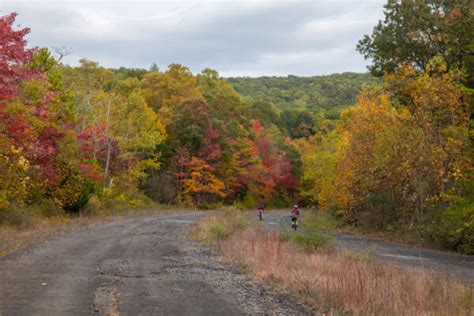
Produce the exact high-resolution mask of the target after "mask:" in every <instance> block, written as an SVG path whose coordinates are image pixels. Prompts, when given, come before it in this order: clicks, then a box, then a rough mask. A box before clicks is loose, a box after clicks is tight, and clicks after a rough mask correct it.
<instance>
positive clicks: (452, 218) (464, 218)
mask: <svg viewBox="0 0 474 316" xmlns="http://www.w3.org/2000/svg"><path fill="white" fill-rule="evenodd" d="M422 234H423V235H424V237H425V238H427V239H428V241H430V242H434V243H435V244H437V245H439V246H441V247H443V248H447V249H451V250H455V251H458V252H461V253H465V254H474V201H470V202H464V203H461V204H459V205H457V206H455V207H452V208H450V209H447V210H444V211H442V212H440V213H438V214H437V215H436V216H435V219H434V220H432V221H431V222H430V223H429V224H427V225H425V227H424V228H423V229H422Z"/></svg>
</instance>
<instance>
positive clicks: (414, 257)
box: [264, 211, 474, 284]
mask: <svg viewBox="0 0 474 316" xmlns="http://www.w3.org/2000/svg"><path fill="white" fill-rule="evenodd" d="M264 220H265V224H266V225H267V227H268V228H270V229H275V230H279V231H282V230H288V229H290V225H291V224H290V219H289V211H288V212H286V213H285V212H268V213H266V214H265V217H264ZM301 221H304V216H303V217H302V218H301ZM333 235H334V237H335V238H334V242H335V245H336V247H338V248H340V249H343V250H347V251H352V252H357V253H364V254H369V255H371V256H374V257H376V258H378V259H381V260H385V261H388V262H391V263H395V264H397V265H400V266H410V267H416V268H421V269H428V270H431V271H434V272H438V273H442V274H444V275H448V276H453V277H456V278H458V279H459V280H461V281H463V282H466V283H471V284H474V256H467V255H459V254H455V253H450V252H444V251H436V250H430V249H425V248H421V247H410V246H406V245H401V244H397V243H392V242H387V241H383V240H377V239H372V238H368V237H365V236H364V237H362V236H356V235H353V234H349V233H334V234H333Z"/></svg>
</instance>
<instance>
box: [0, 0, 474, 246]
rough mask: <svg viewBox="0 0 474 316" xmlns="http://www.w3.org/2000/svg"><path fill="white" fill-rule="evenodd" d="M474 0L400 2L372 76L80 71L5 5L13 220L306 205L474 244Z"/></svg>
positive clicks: (350, 220) (0, 96) (1, 96)
mask: <svg viewBox="0 0 474 316" xmlns="http://www.w3.org/2000/svg"><path fill="white" fill-rule="evenodd" d="M470 6H471V4H470V2H469V1H425V2H420V1H413V2H412V1H406V2H402V3H399V2H396V1H389V2H388V4H387V5H386V6H385V20H384V21H381V22H380V23H379V24H378V25H376V26H375V27H374V29H373V33H372V34H370V35H366V36H365V37H363V38H362V39H361V40H360V41H359V44H358V45H357V47H354V49H357V50H358V51H359V52H360V53H361V54H362V55H364V56H365V57H366V58H367V59H369V60H370V61H371V66H370V69H369V70H370V73H365V74H357V73H342V74H334V75H328V76H315V77H296V76H288V77H260V78H246V77H239V78H223V77H221V76H220V75H219V73H218V72H217V71H215V70H213V69H209V68H206V69H204V70H202V71H201V72H200V73H197V74H193V73H191V71H190V70H189V69H188V68H187V67H186V66H185V65H180V64H171V65H169V66H168V67H167V68H165V69H160V68H159V67H157V66H156V65H155V64H153V65H152V66H150V68H149V69H136V68H125V67H122V68H118V69H108V68H104V67H102V66H101V65H100V63H99V62H97V61H92V60H89V59H86V58H84V59H81V60H80V62H79V64H78V66H70V65H67V64H64V63H62V62H61V58H60V57H61V54H58V52H54V51H51V50H49V49H47V48H31V47H30V46H29V45H28V43H27V42H26V40H25V36H26V35H27V34H28V33H29V32H34V31H35V30H34V29H32V30H29V29H28V28H23V27H25V26H27V25H25V26H22V27H16V26H15V19H16V14H15V13H11V14H8V15H4V16H2V17H0V34H1V36H0V170H1V173H0V225H23V223H24V221H25V220H26V219H25V218H28V217H29V216H33V215H32V214H35V216H44V217H48V216H55V215H57V214H60V213H67V214H72V215H74V214H81V213H87V212H94V211H97V210H100V209H104V208H108V207H109V208H110V207H115V206H117V205H121V206H122V207H129V206H130V207H140V206H142V205H146V204H149V203H160V204H172V205H179V206H182V207H187V208H192V209H215V208H219V207H220V206H223V205H237V206H238V207H241V208H251V209H252V208H255V206H256V205H258V204H262V203H263V204H265V205H266V206H267V207H268V208H283V207H288V206H290V205H292V204H295V203H298V204H299V205H301V206H303V207H314V208H317V209H320V210H324V211H325V212H327V213H329V214H331V215H332V216H334V217H336V218H338V219H339V220H340V221H341V222H343V223H345V224H346V225H355V226H362V227H367V228H370V229H374V230H386V231H391V230H403V229H405V230H412V231H414V232H416V234H418V235H419V236H421V237H422V238H424V239H425V240H429V241H430V242H431V243H433V244H436V245H438V246H440V247H442V248H446V249H451V250H455V251H459V252H463V253H470V254H472V253H474V164H473V162H474V161H473V160H474V151H473V150H474V143H473V142H474V132H473V131H474V129H473V122H474V121H473V119H474V115H473V105H474V102H473V89H474V77H473V76H474V54H473V49H474V35H473V31H472V30H474V19H473V16H472V8H471V7H470ZM419 15H423V16H424V19H419ZM420 21H423V22H420Z"/></svg>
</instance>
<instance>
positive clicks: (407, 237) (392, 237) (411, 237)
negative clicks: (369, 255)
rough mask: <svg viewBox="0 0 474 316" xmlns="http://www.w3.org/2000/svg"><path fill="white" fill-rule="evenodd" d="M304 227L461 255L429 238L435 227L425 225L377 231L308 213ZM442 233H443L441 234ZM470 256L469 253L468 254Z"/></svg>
mask: <svg viewBox="0 0 474 316" xmlns="http://www.w3.org/2000/svg"><path fill="white" fill-rule="evenodd" d="M303 226H305V227H311V228H317V229H320V230H324V231H327V232H334V233H335V232H340V233H351V234H354V235H358V236H364V237H369V238H374V239H379V240H383V241H389V242H393V243H399V244H403V245H407V246H418V247H424V248H428V249H433V250H441V251H451V252H453V253H461V254H463V252H459V251H455V250H453V249H450V248H447V246H446V245H445V244H442V243H440V242H436V241H435V240H433V239H432V238H430V237H429V236H428V233H427V230H428V229H431V230H433V227H435V225H432V226H431V227H428V226H423V225H420V224H418V225H400V226H398V227H396V228H395V227H392V226H389V227H387V228H386V229H384V230H381V229H379V230H377V229H373V228H368V227H365V226H361V225H360V226H355V225H348V224H345V223H344V222H343V221H342V220H340V219H338V218H335V217H334V216H332V215H331V214H329V213H328V212H323V211H314V210H313V211H308V212H307V213H306V214H305V221H304V222H303ZM440 233H441V232H440ZM466 253H467V254H469V253H468V252H466Z"/></svg>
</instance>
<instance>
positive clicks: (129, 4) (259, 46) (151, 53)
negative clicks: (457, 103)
mask: <svg viewBox="0 0 474 316" xmlns="http://www.w3.org/2000/svg"><path fill="white" fill-rule="evenodd" d="M385 2H386V0H312V1H278V0H273V1H271V0H260V1H259V0H241V1H223V0H221V1H205V0H200V1H193V0H187V1H151V0H148V1H132V0H129V1H123V0H119V1H117V0H116V1H112V0H95V1H91V0H82V1H80V0H69V1H66V0H63V1H52V0H44V1H40V0H36V1H35V0H29V1H22V0H0V14H1V15H5V14H8V13H10V12H12V11H16V12H17V13H18V14H19V16H18V18H17V23H18V24H20V25H21V26H22V27H29V28H31V33H30V34H29V35H28V37H27V39H28V41H29V43H30V46H40V47H49V48H51V47H53V46H67V47H68V48H69V49H70V50H71V51H72V54H71V55H69V56H67V57H66V58H65V59H64V61H65V62H66V63H69V64H71V65H76V64H77V62H78V60H79V59H81V58H83V57H86V58H88V59H91V60H94V61H97V62H99V64H100V65H102V66H105V67H120V66H125V67H141V68H149V67H150V65H151V64H152V63H153V62H156V63H157V64H158V66H159V67H160V68H161V69H164V68H166V66H167V65H169V64H170V63H179V64H183V65H185V66H187V67H189V68H190V69H191V70H192V71H193V72H194V73H197V72H199V71H201V70H202V69H203V68H205V67H210V68H213V69H216V70H217V71H219V73H220V74H221V75H223V76H261V75H278V76H286V75H290V74H292V75H302V76H310V75H319V74H330V73H337V72H344V71H355V72H364V71H366V65H367V61H365V60H364V58H363V56H361V55H360V54H359V53H358V52H356V51H355V46H356V44H357V41H358V40H359V39H360V38H361V37H362V36H363V35H364V34H370V33H371V32H372V28H373V26H374V25H375V24H376V23H377V21H378V20H380V19H381V18H382V17H383V13H382V9H383V8H382V7H383V4H384V3H385Z"/></svg>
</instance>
